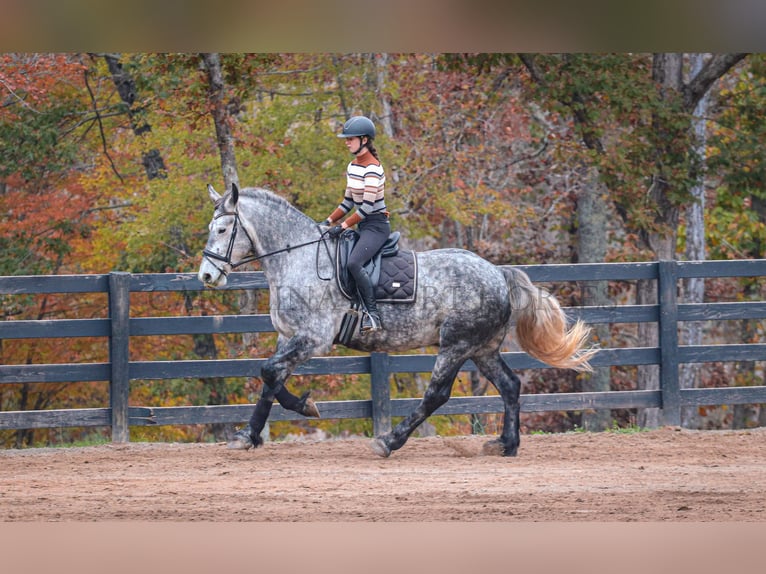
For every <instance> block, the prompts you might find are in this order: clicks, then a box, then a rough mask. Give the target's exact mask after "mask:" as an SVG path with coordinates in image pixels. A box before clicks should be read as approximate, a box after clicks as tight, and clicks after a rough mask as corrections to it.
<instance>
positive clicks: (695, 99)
mask: <svg viewBox="0 0 766 574" xmlns="http://www.w3.org/2000/svg"><path fill="white" fill-rule="evenodd" d="M747 55H748V54H747V53H744V52H743V53H733V54H714V55H713V56H712V57H711V58H710V59H709V60H708V61H707V62H706V63H705V65H704V66H703V67H702V69H701V70H700V71H699V73H698V74H697V75H696V76H694V78H692V79H691V81H690V82H689V83H688V84H687V85H686V86H684V106H685V107H686V109H687V110H690V111H691V110H693V109H694V108H695V107H696V106H697V104H698V103H699V101H700V100H701V99H702V97H703V96H704V95H705V94H706V93H707V91H708V90H709V89H710V86H712V85H713V84H714V83H715V82H716V81H717V80H718V79H719V78H720V77H721V76H723V75H724V74H726V72H728V71H729V70H730V69H731V68H733V67H734V66H735V65H736V64H738V63H739V62H741V61H742V60H744V59H745V58H746V57H747Z"/></svg>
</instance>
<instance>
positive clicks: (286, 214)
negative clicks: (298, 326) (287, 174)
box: [240, 193, 319, 284]
mask: <svg viewBox="0 0 766 574" xmlns="http://www.w3.org/2000/svg"><path fill="white" fill-rule="evenodd" d="M240 201H242V206H243V207H244V206H246V208H245V210H246V213H244V214H243V215H244V216H245V220H246V221H247V225H248V228H249V229H248V232H249V233H251V234H252V237H253V240H254V241H255V243H256V248H257V250H258V255H265V257H263V259H261V265H262V267H263V271H264V273H266V276H267V279H268V280H269V282H271V281H272V280H274V281H278V282H280V283H281V284H284V283H285V282H290V281H291V279H292V278H293V276H294V275H295V274H296V273H295V270H296V269H301V268H302V269H307V268H308V267H307V265H309V264H311V265H314V258H315V253H314V251H315V248H312V246H306V247H300V248H297V249H291V250H290V251H289V252H281V253H276V254H274V255H268V254H269V253H272V252H275V251H281V250H284V249H286V248H287V247H290V246H296V245H300V244H301V243H307V242H309V241H313V240H315V239H318V238H319V231H318V230H317V228H316V226H315V225H314V224H313V222H312V221H311V219H309V218H307V217H306V216H304V215H303V214H302V213H300V212H299V211H298V210H297V209H295V208H293V207H291V206H289V205H288V204H285V203H283V202H280V201H276V200H274V199H273V198H270V197H269V196H268V195H266V194H259V193H256V194H253V195H251V196H246V197H243V198H241V200H240ZM240 209H241V208H240Z"/></svg>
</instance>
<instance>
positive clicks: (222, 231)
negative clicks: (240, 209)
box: [218, 227, 226, 235]
mask: <svg viewBox="0 0 766 574" xmlns="http://www.w3.org/2000/svg"><path fill="white" fill-rule="evenodd" d="M224 233H226V228H225V227H219V228H218V235H223V234H224Z"/></svg>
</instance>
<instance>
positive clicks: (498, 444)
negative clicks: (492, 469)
mask: <svg viewBox="0 0 766 574" xmlns="http://www.w3.org/2000/svg"><path fill="white" fill-rule="evenodd" d="M481 450H482V452H483V453H484V454H486V455H487V456H505V445H504V444H503V443H502V441H500V440H498V439H495V440H491V441H489V442H485V443H484V446H483V447H482V449H481Z"/></svg>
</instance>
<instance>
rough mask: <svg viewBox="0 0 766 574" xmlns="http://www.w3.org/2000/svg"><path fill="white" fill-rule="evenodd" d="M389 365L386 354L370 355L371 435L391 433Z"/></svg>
mask: <svg viewBox="0 0 766 574" xmlns="http://www.w3.org/2000/svg"><path fill="white" fill-rule="evenodd" d="M390 369H391V365H390V359H389V356H388V353H370V395H371V397H372V433H373V434H374V435H375V436H380V435H382V434H386V433H388V432H391V382H390V379H391V370H390Z"/></svg>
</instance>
